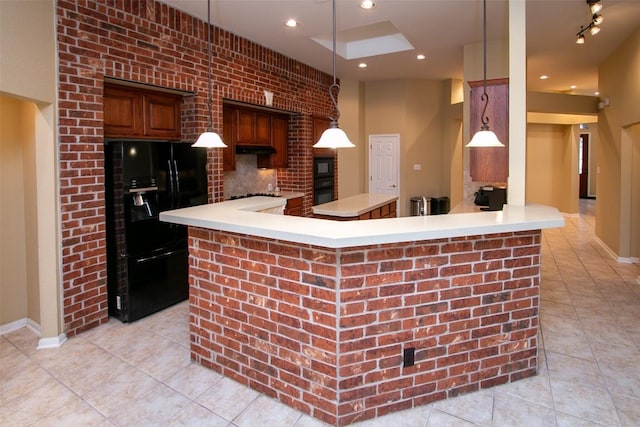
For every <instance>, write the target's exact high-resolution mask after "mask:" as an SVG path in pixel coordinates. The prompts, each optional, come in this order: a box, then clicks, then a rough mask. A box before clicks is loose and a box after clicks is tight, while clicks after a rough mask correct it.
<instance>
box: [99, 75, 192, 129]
mask: <svg viewBox="0 0 640 427" xmlns="http://www.w3.org/2000/svg"><path fill="white" fill-rule="evenodd" d="M103 104H104V107H103V108H104V136H105V137H108V138H113V137H116V138H121V137H124V138H131V137H133V138H141V139H144V138H147V139H163V140H180V113H181V105H182V97H181V96H180V95H176V94H170V93H163V92H154V91H150V90H144V89H138V88H133V87H125V86H116V85H105V87H104V102H103Z"/></svg>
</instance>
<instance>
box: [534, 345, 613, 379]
mask: <svg viewBox="0 0 640 427" xmlns="http://www.w3.org/2000/svg"><path fill="white" fill-rule="evenodd" d="M546 353H547V364H548V365H549V378H550V380H551V381H552V382H553V381H556V380H561V381H566V382H576V383H581V384H584V385H587V386H591V387H601V388H604V387H605V383H604V379H603V378H602V375H601V374H600V369H599V367H598V364H597V363H596V362H594V361H593V360H585V359H580V358H577V357H573V356H567V355H565V354H559V353H553V352H550V351H547V352H546Z"/></svg>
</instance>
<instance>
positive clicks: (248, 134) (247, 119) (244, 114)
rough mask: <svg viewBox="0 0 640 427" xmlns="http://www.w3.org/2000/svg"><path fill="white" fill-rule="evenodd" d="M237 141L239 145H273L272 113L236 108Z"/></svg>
mask: <svg viewBox="0 0 640 427" xmlns="http://www.w3.org/2000/svg"><path fill="white" fill-rule="evenodd" d="M236 123H237V129H236V143H237V144H239V145H271V114H270V113H268V112H261V111H251V110H244V109H237V110H236Z"/></svg>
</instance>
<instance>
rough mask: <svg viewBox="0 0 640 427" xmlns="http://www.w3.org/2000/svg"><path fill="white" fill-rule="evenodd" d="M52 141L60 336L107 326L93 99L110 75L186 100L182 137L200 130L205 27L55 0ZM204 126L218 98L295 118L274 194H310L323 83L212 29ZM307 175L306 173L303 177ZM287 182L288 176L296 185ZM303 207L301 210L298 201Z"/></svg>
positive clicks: (150, 11)
mask: <svg viewBox="0 0 640 427" xmlns="http://www.w3.org/2000/svg"><path fill="white" fill-rule="evenodd" d="M56 6H57V9H56V10H57V40H58V50H59V54H58V55H59V102H58V114H59V119H58V120H59V122H58V134H59V155H60V165H59V170H60V206H61V225H62V276H63V288H64V290H63V292H64V296H63V298H64V329H65V332H66V334H67V335H68V336H73V335H75V334H76V333H78V332H81V331H83V330H86V329H90V328H92V327H94V326H97V325H98V324H100V323H104V322H106V321H107V298H106V266H105V263H106V254H105V250H106V249H105V246H106V243H105V220H104V215H105V206H104V204H105V203H104V198H105V196H104V169H103V168H104V159H103V157H104V154H103V126H102V120H103V116H102V93H103V86H104V81H105V78H116V79H122V80H128V81H134V82H139V83H143V84H148V85H153V86H161V87H166V88H171V89H176V90H180V91H184V92H185V93H192V94H194V95H193V96H187V97H185V99H184V103H183V117H182V139H183V140H184V141H194V140H195V139H196V137H197V135H198V134H199V133H200V132H201V131H202V130H203V129H204V128H205V127H206V126H207V122H208V119H207V117H208V111H207V93H208V80H207V76H208V72H207V68H206V65H207V44H206V40H207V37H206V34H207V33H206V31H207V29H206V23H204V22H202V21H199V20H197V19H195V18H193V17H191V16H189V15H186V14H184V13H182V12H180V11H178V10H175V9H172V8H170V7H168V6H167V5H165V4H162V3H161V2H157V1H153V0H136V1H110V2H105V1H95V0H59V1H57V2H56ZM212 43H213V46H212V51H213V61H212V64H213V87H214V93H213V110H214V111H213V115H214V128H215V130H216V131H217V132H219V133H221V124H222V100H223V99H224V98H229V99H234V100H239V101H244V102H250V103H254V104H264V95H263V90H265V89H267V90H270V91H272V92H273V93H274V94H275V95H274V100H273V105H274V107H276V108H280V109H284V110H289V111H294V112H297V113H301V116H300V117H299V118H298V119H297V123H295V129H296V130H297V133H295V134H294V135H293V136H294V138H293V142H294V143H295V145H294V148H293V150H292V157H291V159H290V160H291V161H290V165H291V167H290V169H289V170H288V171H286V172H285V175H284V177H283V180H282V181H280V180H279V182H282V184H281V187H282V189H283V190H295V191H305V193H309V194H310V191H311V190H310V187H311V185H312V184H311V178H310V170H309V171H307V168H308V165H309V162H310V157H311V156H312V148H311V145H312V141H311V139H310V135H311V118H310V117H311V115H313V114H318V115H327V114H328V112H330V111H332V110H331V108H332V107H331V101H330V100H329V99H328V96H327V90H328V86H329V85H330V84H331V82H332V81H331V77H330V76H329V75H326V74H324V73H321V72H319V71H317V70H314V69H312V68H310V67H308V66H305V65H304V64H301V63H299V62H297V61H294V60H292V59H290V58H286V57H284V56H282V55H280V54H278V53H276V52H273V51H271V50H269V49H266V48H263V47H261V46H259V45H257V44H255V43H252V42H249V41H247V40H244V39H242V38H240V37H237V36H235V35H233V34H230V33H228V32H226V31H223V30H221V29H218V28H215V27H214V28H213V29H212ZM210 151H211V152H210V153H209V156H210V164H209V171H210V176H209V179H210V188H211V199H212V200H220V198H221V197H222V195H223V188H222V183H223V173H222V163H221V162H222V159H221V154H220V153H219V151H218V150H210ZM308 175H309V176H308ZM295 177H298V178H297V179H296V178H295ZM307 209H308V210H310V204H309V202H308V201H307Z"/></svg>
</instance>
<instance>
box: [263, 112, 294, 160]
mask: <svg viewBox="0 0 640 427" xmlns="http://www.w3.org/2000/svg"><path fill="white" fill-rule="evenodd" d="M270 145H271V146H272V147H273V148H274V149H275V150H276V152H275V154H259V155H258V167H259V168H287V167H289V117H287V116H285V115H277V114H274V115H272V116H271V143H270Z"/></svg>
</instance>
